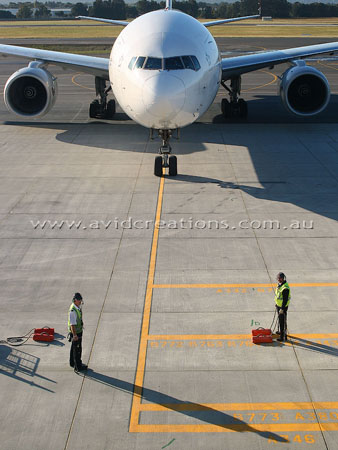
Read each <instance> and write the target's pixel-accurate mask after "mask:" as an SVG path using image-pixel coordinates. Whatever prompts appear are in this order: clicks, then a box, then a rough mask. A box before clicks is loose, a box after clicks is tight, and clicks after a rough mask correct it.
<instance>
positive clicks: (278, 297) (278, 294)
mask: <svg viewBox="0 0 338 450" xmlns="http://www.w3.org/2000/svg"><path fill="white" fill-rule="evenodd" d="M284 289H289V296H288V301H287V303H286V306H289V303H290V299H291V291H290V286H289V284H288V283H287V281H286V282H285V283H283V284H281V285H280V286H277V287H276V290H275V302H276V305H277V306H279V308H281V307H282V306H283V291H284Z"/></svg>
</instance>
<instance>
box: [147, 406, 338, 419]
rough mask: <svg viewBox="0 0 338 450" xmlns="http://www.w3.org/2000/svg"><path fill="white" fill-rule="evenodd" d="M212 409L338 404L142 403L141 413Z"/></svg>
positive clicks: (285, 408) (266, 409)
mask: <svg viewBox="0 0 338 450" xmlns="http://www.w3.org/2000/svg"><path fill="white" fill-rule="evenodd" d="M210 409H213V410H215V411H271V410H273V411H276V410H278V411H280V410H309V409H310V410H313V409H325V410H326V409H338V402H272V403H203V404H196V403H167V404H163V405H158V404H154V403H142V404H141V405H140V411H167V410H173V411H208V410H210ZM337 416H338V413H337ZM337 418H338V417H337Z"/></svg>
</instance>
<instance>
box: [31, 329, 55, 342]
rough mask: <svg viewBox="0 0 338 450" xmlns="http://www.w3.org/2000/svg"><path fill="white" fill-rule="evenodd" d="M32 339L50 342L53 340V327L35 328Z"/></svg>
mask: <svg viewBox="0 0 338 450" xmlns="http://www.w3.org/2000/svg"><path fill="white" fill-rule="evenodd" d="M33 340H34V341H45V342H46V341H47V342H52V341H53V340H54V328H49V327H44V328H35V330H34V334H33Z"/></svg>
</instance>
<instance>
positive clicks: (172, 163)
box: [169, 155, 177, 177]
mask: <svg viewBox="0 0 338 450" xmlns="http://www.w3.org/2000/svg"><path fill="white" fill-rule="evenodd" d="M176 175H177V158H176V156H175V155H171V156H169V176H171V177H176Z"/></svg>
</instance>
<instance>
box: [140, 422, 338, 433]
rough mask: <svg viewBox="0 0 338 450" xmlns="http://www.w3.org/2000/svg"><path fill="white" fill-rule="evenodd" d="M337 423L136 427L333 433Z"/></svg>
mask: <svg viewBox="0 0 338 450" xmlns="http://www.w3.org/2000/svg"><path fill="white" fill-rule="evenodd" d="M334 430H338V423H321V424H319V423H308V424H305V423H304V424H303V423H280V424H279V423H278V424H268V423H266V424H257V425H256V424H250V425H249V424H224V425H170V424H166V425H137V427H136V429H135V431H137V432H138V433H225V432H232V431H235V432H243V431H249V432H253V433H255V432H266V431H271V432H279V431H282V432H284V431H334Z"/></svg>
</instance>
